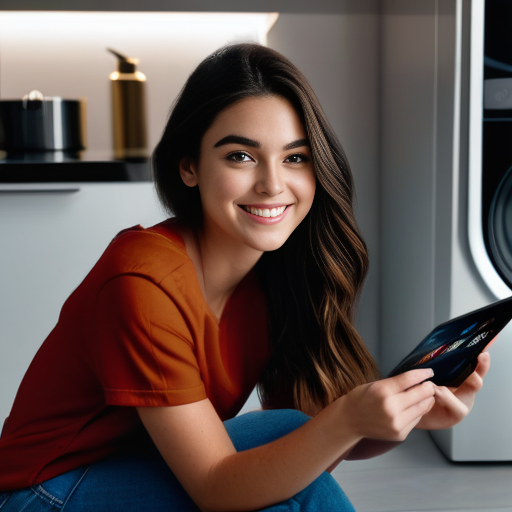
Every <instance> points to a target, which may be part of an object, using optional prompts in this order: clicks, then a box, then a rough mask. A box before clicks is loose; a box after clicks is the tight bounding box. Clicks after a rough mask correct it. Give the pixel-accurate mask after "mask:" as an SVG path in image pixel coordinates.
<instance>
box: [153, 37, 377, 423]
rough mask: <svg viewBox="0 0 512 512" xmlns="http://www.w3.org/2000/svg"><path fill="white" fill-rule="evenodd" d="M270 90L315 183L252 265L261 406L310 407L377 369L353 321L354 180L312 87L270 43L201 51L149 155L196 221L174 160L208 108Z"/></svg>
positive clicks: (161, 185) (164, 189)
mask: <svg viewBox="0 0 512 512" xmlns="http://www.w3.org/2000/svg"><path fill="white" fill-rule="evenodd" d="M268 95H277V96H281V97H284V98H286V99H287V100H289V101H290V102H291V103H292V105H294V107H295V109H296V111H297V113H298V115H299V116H300V117H301V119H302V120H303V123H304V127H305V129H306V132H307V135H308V138H309V141H310V145H311V152H312V160H313V164H314V168H315V174H316V180H317V188H316V193H315V198H314V201H313V205H312V207H311V210H310V212H309V213H308V215H307V216H306V218H305V219H304V220H303V222H302V223H301V224H300V225H299V226H298V227H297V229H296V230H295V231H294V232H293V233H292V235H291V236H290V237H289V239H288V240H287V241H286V242H285V244H284V245H283V246H282V247H280V248H279V249H277V250H276V251H272V252H266V253H264V254H263V256H262V258H261V259H260V261H259V262H258V263H257V265H256V269H255V270H256V273H257V276H258V280H259V282H260V285H261V287H262V289H263V291H264V292H265V294H266V297H267V299H268V303H269V316H270V321H269V332H270V342H271V346H272V356H271V359H270V362H269V364H268V366H267V368H266V370H265V371H264V373H263V375H262V376H261V379H260V381H259V383H258V392H259V395H260V398H261V401H262V404H263V406H264V407H267V408H281V407H293V408H296V409H299V410H302V411H303V412H306V413H308V414H315V413H316V412H318V411H319V410H320V409H322V408H323V407H325V406H326V405H328V404H329V403H331V402H332V401H334V400H335V399H336V398H338V397H340V396H341V395H343V394H345V393H347V392H348V391H350V390H351V389H353V388H354V387H355V386H357V385H359V384H363V383H365V382H368V381H371V380H374V379H376V378H378V371H377V366H376V364H375V362H374V360H373V358H372V357H371V355H370V353H369V352H368V350H367V348H366V347H365V345H364V343H363V342H362V340H361V338H360V336H359V334H358V333H357V331H356V329H355V328H354V314H355V305H356V303H357V300H358V297H359V294H360V291H361V288H362V285H363V282H364V278H365V276H366V273H367V270H368V253H367V250H366V245H365V243H364V241H363V239H362V237H361V235H360V233H359V231H358V229H357V226H356V222H355V219H354V213H353V205H352V203H353V181H352V175H351V172H350V168H349V165H348V162H347V160H346V157H345V154H344V152H343V149H342V148H341V145H340V143H339V141H338V139H337V138H336V135H335V134H334V132H333V130H332V128H331V127H330V125H329V123H328V121H327V118H326V116H325V114H324V113H323V110H322V108H321V106H320V103H319V102H318V99H317V98H316V96H315V94H314V92H313V90H312V89H311V86H310V85H309V84H308V82H307V80H306V79H305V77H304V76H303V75H302V74H301V73H300V71H299V70H298V69H297V68H296V67H295V66H294V65H293V64H292V63H291V62H290V61H288V60H287V59H286V58H285V57H283V56H282V55H280V54H279V53H277V52H276V51H274V50H271V49H269V48H266V47H263V46H260V45H257V44H236V45H230V46H226V47H224V48H222V49H221V50H219V51H218V52H215V53H214V54H212V55H210V56H209V57H207V58H206V59H205V60H204V61H203V62H202V63H201V64H200V65H199V66H198V67H197V68H196V70H195V71H194V72H193V73H192V75H191V76H190V77H189V79H188V81H187V83H186V84H185V86H184V88H183V89H182V91H181V93H180V95H179V97H178V99H177V100H176V102H175V104H174V106H173V109H172V111H171V115H170V117H169V120H168V123H167V126H166V128H165V131H164V134H163V136H162V139H161V141H160V142H159V144H158V146H157V148H156V149H155V152H154V154H153V172H154V177H155V182H156V187H157V191H158V194H159V196H160V198H161V200H162V202H163V203H164V205H166V206H167V208H168V209H169V211H170V212H171V213H173V214H174V215H175V216H176V217H177V218H178V220H179V221H180V222H183V223H185V224H187V225H189V226H190V227H192V228H194V229H200V227H201V224H202V209H201V200H200V196H199V192H198V190H197V187H195V188H189V187H187V186H185V185H184V183H183V182H182V180H181V177H180V175H179V162H180V161H181V159H182V158H183V157H184V156H187V157H190V158H193V159H197V158H198V156H199V148H200V143H201V139H202V137H203V135H204V133H205V132H206V130H207V129H208V128H209V127H210V126H211V124H212V123H213V121H214V119H215V118H216V116H217V115H218V114H219V113H220V112H222V111H223V110H224V109H225V108H227V107H228V106H230V105H232V104H233V103H235V102H236V101H239V100H241V99H243V98H247V97H254V96H259V97H261V96H268Z"/></svg>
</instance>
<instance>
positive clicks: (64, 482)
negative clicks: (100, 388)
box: [0, 410, 355, 512]
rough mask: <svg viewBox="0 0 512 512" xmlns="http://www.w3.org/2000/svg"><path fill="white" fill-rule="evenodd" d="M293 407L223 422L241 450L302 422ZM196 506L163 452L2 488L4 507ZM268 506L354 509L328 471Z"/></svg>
mask: <svg viewBox="0 0 512 512" xmlns="http://www.w3.org/2000/svg"><path fill="white" fill-rule="evenodd" d="M308 419H309V417H308V416H306V415H305V414H302V413H301V412H298V411H293V410H273V411H255V412H250V413H247V414H243V415H241V416H237V417H236V418H233V419H230V420H228V421H226V422H224V425H225V426H226V429H227V431H228V434H229V436H230V437H231V439H232V441H233V444H234V445H235V448H236V449H237V451H243V450H248V449H250V448H253V447H255V446H260V445H262V444H266V443H269V442H271V441H273V440H275V439H278V438H279V437H282V436H284V435H286V434H288V433H289V432H291V431H292V430H295V429H296V428H298V427H300V426H301V425H302V424H304V423H305V422H306V421H307V420H308ZM57 510H61V511H65V512H131V511H133V512H135V511H137V512H139V511H144V510H147V511H151V512H160V511H166V512H170V511H179V512H198V511H199V509H198V507H197V506H196V505H195V504H194V502H193V501H192V500H191V499H190V497H189V496H188V494H187V493H186V492H185V490H184V489H183V487H182V486H181V485H180V483H179V482H178V480H177V479H176V477H175V476H174V474H173V473H172V472H171V470H170V469H169V467H168V466H167V464H166V463H165V461H164V460H163V458H162V457H161V456H160V454H159V453H158V452H157V451H155V453H154V454H151V455H147V456H146V455H122V456H117V457H111V458H108V459H104V460H102V461H99V462H96V463H94V464H92V465H90V466H83V467H80V468H78V469H75V470H73V471H69V472H68V473H65V474H63V475H60V476H58V477H56V478H52V479H51V480H47V481H46V482H43V483H41V484H38V485H34V486H33V487H30V488H28V489H22V490H19V491H13V492H4V493H2V492H0V511H1V512H51V511H53V512H55V511H57ZM264 510H265V511H269V512H299V511H308V512H331V511H332V512H335V511H336V512H345V511H347V512H355V510H354V508H353V507H352V505H351V503H350V501H349V500H348V498H347V497H346V495H345V494H344V492H343V491H342V490H341V488H340V487H339V485H338V484H337V483H336V481H335V480H334V479H333V478H332V476H331V475H330V474H329V473H323V474H322V475H320V476H319V477H318V478H317V479H316V480H315V481H314V482H313V483H311V484H310V485H309V486H308V487H306V488H305V489H304V490H303V491H301V492H299V493H298V494H296V495H295V496H293V497H292V498H290V499H289V500H286V501H284V502H282V503H278V504H277V505H273V506H271V507H269V508H266V509H264Z"/></svg>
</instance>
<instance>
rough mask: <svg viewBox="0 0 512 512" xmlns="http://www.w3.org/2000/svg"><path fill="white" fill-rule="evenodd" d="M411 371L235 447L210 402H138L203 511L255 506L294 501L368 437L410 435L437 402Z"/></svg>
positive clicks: (423, 374) (420, 373) (422, 373)
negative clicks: (284, 430) (246, 446)
mask: <svg viewBox="0 0 512 512" xmlns="http://www.w3.org/2000/svg"><path fill="white" fill-rule="evenodd" d="M430 375H431V374H430V370H414V371H411V372H407V373H404V374H402V375H399V376H397V377H393V378H392V379H385V380H382V381H379V382H374V383H371V384H366V385H363V386H359V387H357V388H355V389H354V390H352V391H351V392H350V393H348V394H347V395H345V396H343V397H342V398H340V399H338V400H336V401H335V402H334V403H332V404H331V405H329V406H328V407H326V408H325V409H324V410H323V411H322V412H320V413H319V414H318V415H317V416H315V417H314V418H312V419H311V420H310V421H308V422H307V423H306V424H304V425H303V426H302V427H300V428H298V429H297V430H295V431H293V432H291V433H290V434H288V435H286V436H284V437H282V438H280V439H278V440H276V441H274V442H272V443H269V444H266V445H263V446H260V447H257V448H253V449H251V450H247V451H244V452H238V453H237V452H236V451H235V448H234V447H233V444H232V443H231V440H230V438H229V436H228V434H227V432H226V430H225V428H224V425H223V424H222V422H221V420H220V419H219V418H218V416H217V414H216V412H215V410H214V408H213V406H212V405H211V403H210V401H209V400H202V401H199V402H196V403H192V404H187V405H182V406H174V407H154V408H152V407H139V408H138V412H139V415H140V417H141V419H142V421H143V423H144V425H145V427H146V429H147V430H148V432H149V434H150V435H151V437H152V438H153V441H154V442H155V444H156V446H157V447H158V449H159V451H160V453H161V454H162V456H163V457H164V459H165V460H166V462H167V464H168V465H169V467H170V468H171V470H172V471H173V472H174V474H175V475H176V476H177V478H178V479H179V480H180V482H181V484H182V485H183V487H184V488H185V489H186V491H187V492H188V493H189V495H190V496H191V497H192V499H193V500H194V501H195V502H196V503H197V504H198V506H199V507H200V508H201V509H202V510H204V511H213V510H256V509H260V508H263V507H267V506H270V505H272V504H274V503H278V502H280V501H283V500H286V499H289V498H290V497H292V496H293V495H294V494H296V493H297V492H299V491H301V490H302V489H304V488H305V487H306V486H307V485H309V484H310V483H311V482H312V481H313V480H315V479H316V478H317V477H318V476H319V475H320V474H321V473H322V472H323V471H325V470H326V469H327V468H328V467H329V466H330V465H332V464H333V463H334V462H335V461H336V460H337V459H339V457H340V456H341V455H343V454H344V453H346V452H348V451H349V450H350V449H351V448H352V447H353V446H354V445H355V444H357V443H358V442H359V441H360V440H361V439H362V438H363V437H374V438H380V439H392V440H396V441H400V440H403V439H405V437H406V436H407V434H408V433H409V432H410V430H411V429H412V428H413V427H414V426H415V425H416V424H417V423H418V421H419V420H420V419H421V417H422V415H423V414H425V412H427V411H428V410H429V409H430V407H432V405H433V398H432V397H433V394H434V391H433V385H432V383H424V384H421V385H418V386H417V385H416V384H419V383H420V382H422V381H423V380H425V379H426V378H428V377H429V376H430Z"/></svg>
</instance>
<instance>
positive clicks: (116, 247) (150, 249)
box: [98, 219, 192, 282]
mask: <svg viewBox="0 0 512 512" xmlns="http://www.w3.org/2000/svg"><path fill="white" fill-rule="evenodd" d="M98 263H100V266H101V267H102V268H103V270H104V271H106V273H107V274H109V275H111V276H114V275H119V274H136V275H142V276H147V277H149V278H151V279H152V280H154V281H157V282H158V281H161V280H162V279H164V278H165V277H166V276H168V275H169V274H170V273H173V272H176V271H180V270H183V271H186V272H189V271H190V270H191V269H192V267H190V265H192V262H191V260H190V258H189V256H188V254H187V251H186V248H185V243H184V241H183V239H182V238H181V236H180V235H179V232H178V230H177V229H176V226H175V223H174V222H173V219H168V220H166V221H164V222H161V223H159V224H157V225H155V226H152V227H150V228H144V227H142V226H141V225H137V226H132V227H130V228H127V229H123V230H122V231H120V232H119V233H118V234H117V235H116V236H115V237H114V239H113V240H112V242H111V243H110V244H109V246H108V247H107V249H106V250H105V252H104V253H103V256H102V257H101V258H100V261H99V262H98Z"/></svg>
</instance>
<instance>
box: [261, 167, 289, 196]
mask: <svg viewBox="0 0 512 512" xmlns="http://www.w3.org/2000/svg"><path fill="white" fill-rule="evenodd" d="M255 189H256V192H258V193H259V194H267V195H268V196H269V197H273V196H277V195H279V194H281V192H283V191H284V189H285V184H284V181H283V176H282V173H281V171H280V169H279V166H278V165H276V164H274V163H272V162H262V163H261V164H260V166H259V169H258V178H257V181H256V186H255Z"/></svg>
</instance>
